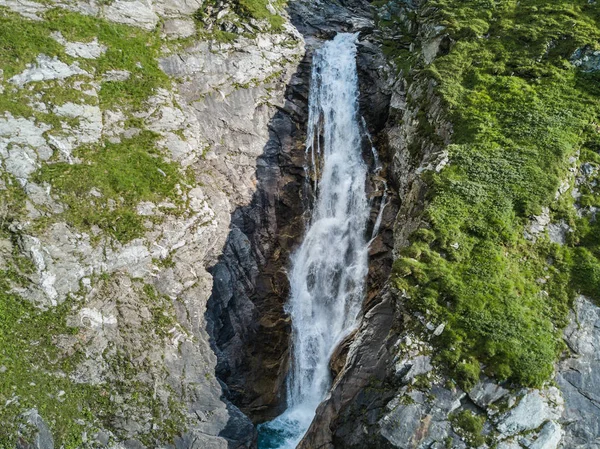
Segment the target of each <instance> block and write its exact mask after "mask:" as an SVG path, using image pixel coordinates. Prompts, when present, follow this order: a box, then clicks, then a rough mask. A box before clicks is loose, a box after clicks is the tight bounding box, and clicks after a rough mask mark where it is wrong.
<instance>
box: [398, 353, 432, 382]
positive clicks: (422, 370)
mask: <svg viewBox="0 0 600 449" xmlns="http://www.w3.org/2000/svg"><path fill="white" fill-rule="evenodd" d="M406 368H408V372H406V374H405V375H404V376H403V377H402V382H404V383H409V382H412V381H413V379H414V378H415V377H417V376H420V375H423V374H427V373H428V372H430V371H431V370H433V366H432V365H431V357H430V356H428V355H420V356H417V357H415V358H414V359H411V360H408V361H407V362H405V363H404V364H402V365H401V366H400V370H399V371H405V370H406Z"/></svg>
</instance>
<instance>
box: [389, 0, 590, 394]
mask: <svg viewBox="0 0 600 449" xmlns="http://www.w3.org/2000/svg"><path fill="white" fill-rule="evenodd" d="M420 14H421V17H420V20H421V21H431V22H432V23H435V24H440V23H441V24H443V25H445V26H446V27H447V31H448V32H449V33H450V36H451V37H452V39H453V40H454V41H455V43H454V45H453V46H452V47H451V48H450V49H449V51H448V53H447V54H445V55H441V56H439V57H438V58H437V59H436V60H435V61H434V62H433V63H432V64H431V65H430V66H425V65H423V64H421V65H420V66H418V67H414V68H413V72H412V75H411V76H412V78H413V79H416V80H419V79H422V78H423V77H433V78H434V79H435V80H436V81H437V89H438V94H439V95H440V96H441V98H442V99H443V100H444V102H445V106H446V109H447V112H448V119H449V120H450V121H451V123H452V125H453V128H454V134H453V136H452V142H453V144H452V145H451V146H450V147H449V153H450V161H451V163H450V165H449V166H447V167H446V168H445V169H444V170H442V171H441V172H440V173H438V174H433V175H430V176H429V177H428V178H427V180H428V182H429V183H430V195H429V198H428V206H427V209H426V213H425V215H426V218H427V219H428V221H429V223H430V227H431V229H429V230H427V231H422V230H421V231H419V234H415V235H414V236H413V238H412V243H411V247H410V248H409V249H406V250H404V251H403V252H402V255H401V257H400V258H399V259H398V260H397V261H396V262H395V264H394V273H395V276H396V283H397V286H398V287H399V288H400V289H403V290H405V291H406V292H407V293H408V296H409V297H410V298H411V299H410V301H409V306H411V307H413V308H414V309H416V310H419V311H420V312H422V313H423V312H424V313H426V314H429V315H430V318H431V319H434V320H437V321H440V322H445V323H447V325H446V328H445V331H444V333H443V334H442V335H441V336H440V337H439V338H438V343H439V345H440V349H441V351H440V354H439V360H441V361H442V362H443V363H444V364H445V365H446V366H447V367H448V368H449V370H450V372H451V373H452V374H453V375H454V376H455V378H456V380H457V381H458V382H459V383H460V384H461V385H462V386H463V388H469V387H470V386H471V385H472V384H473V382H474V381H476V379H477V378H478V376H479V365H480V364H482V365H483V367H484V370H485V371H486V372H487V374H489V375H493V376H495V377H496V378H498V379H501V380H505V379H508V380H510V381H512V382H514V383H516V384H521V385H527V386H538V385H540V384H542V383H543V382H544V381H546V380H547V379H548V378H549V377H550V376H551V375H552V372H553V363H554V360H555V359H556V356H557V354H558V353H559V351H560V350H561V348H562V343H561V340H560V335H559V331H557V329H559V328H560V326H562V325H564V323H565V320H566V313H567V310H568V304H569V301H570V300H571V298H572V297H573V296H574V294H575V293H576V292H577V291H579V292H582V293H585V294H588V295H591V296H594V297H595V296H599V294H597V293H595V292H596V291H600V290H598V286H600V263H599V261H598V259H597V255H600V252H598V248H596V247H594V249H585V248H577V249H576V250H574V252H573V254H571V250H570V249H568V248H566V249H565V248H562V249H561V248H558V247H557V245H553V244H550V243H547V242H546V241H544V240H543V239H541V240H540V241H538V242H537V243H536V244H533V243H531V242H529V241H527V240H525V239H524V237H523V235H524V231H525V226H526V225H527V223H528V221H529V218H530V217H531V216H532V215H535V214H539V213H540V212H541V210H542V207H544V206H546V207H551V208H552V213H553V214H554V215H555V216H557V217H558V216H559V215H560V214H565V211H566V210H567V209H569V208H570V209H572V206H571V205H570V203H569V200H568V199H565V200H562V201H563V202H567V203H568V204H562V205H561V204H559V203H558V202H555V200H554V198H555V194H556V191H557V189H558V186H559V184H560V182H561V181H562V180H564V179H565V178H567V177H568V176H569V168H570V162H569V161H570V158H571V157H573V156H574V155H575V154H576V151H577V150H578V149H580V148H585V147H586V146H587V147H593V145H592V144H590V143H589V142H588V141H590V140H592V141H594V142H597V141H598V140H597V139H593V138H591V137H590V136H589V134H590V132H588V131H586V130H587V129H588V128H589V124H590V123H594V122H596V121H597V120H598V116H599V115H600V102H599V94H600V92H599V89H598V88H597V87H593V86H594V85H595V83H593V82H592V81H594V80H595V78H594V80H590V75H589V74H583V73H581V72H578V71H577V70H576V69H575V68H574V67H573V66H572V65H571V64H570V62H569V60H568V59H569V58H570V57H571V55H572V54H573V52H574V50H575V49H577V48H579V47H582V46H585V45H589V46H591V47H592V48H593V47H594V46H597V45H598V40H599V39H600V28H599V27H598V6H597V5H595V4H591V3H589V2H587V1H586V0H578V1H575V2H567V1H556V2H550V3H549V2H546V1H542V0H522V1H518V2H517V1H514V0H508V1H499V2H498V1H492V0H467V1H458V0H431V1H429V2H427V3H426V5H425V7H424V8H423V9H422V10H421V11H420ZM400 26H404V25H400ZM404 51H405V50H404V49H402V48H399V49H398V54H401V53H402V52H404ZM409 101H412V102H413V103H415V102H422V101H423V100H422V98H412V99H410V98H409ZM423 107H426V105H423ZM422 115H423V116H424V114H422ZM425 120H428V118H427V117H426V116H425ZM430 126H431V125H430ZM420 128H424V127H423V126H420ZM427 134H434V133H432V132H431V131H430V132H429V133H425V134H424V135H423V136H421V137H422V138H425V139H427V138H429V139H430V137H428V136H427ZM594 148H595V151H597V150H598V149H600V148H599V147H597V146H596V147H594ZM416 151H420V148H419V147H417V148H416ZM595 151H588V152H587V153H584V152H582V156H585V154H592V155H593V156H591V157H593V158H597V157H598V156H597V154H596V153H595ZM586 157H590V156H586ZM584 160H585V159H584ZM583 193H588V192H583ZM584 200H586V201H588V202H589V203H590V204H592V203H593V204H595V201H597V200H596V196H595V192H593V191H590V192H589V195H587V197H585V198H584ZM598 204H600V202H599V203H598ZM566 215H567V216H568V215H569V213H566ZM585 221H586V220H582V222H580V223H579V225H580V226H583V227H584V228H585V227H586V226H587V225H585V224H584V223H583V222H585ZM569 222H570V223H571V224H572V225H574V224H575V223H574V219H573V218H572V217H570V218H569ZM587 227H588V228H589V226H587ZM592 228H593V227H592ZM595 232H596V231H595V230H594V229H589V230H588V231H586V232H583V231H581V232H578V233H577V235H579V236H580V242H579V243H577V244H580V245H583V246H585V245H589V244H590V243H591V241H592V240H594V239H593V238H592V237H591V236H592V235H593V234H595ZM586 235H587V236H588V238H587V243H586V240H585V236H586ZM598 235H600V233H598ZM540 279H542V280H543V283H540V281H539V280H540Z"/></svg>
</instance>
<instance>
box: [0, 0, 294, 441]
mask: <svg viewBox="0 0 600 449" xmlns="http://www.w3.org/2000/svg"><path fill="white" fill-rule="evenodd" d="M201 7H202V4H201V3H200V2H180V3H177V2H170V3H164V2H158V3H152V2H150V3H148V2H146V3H143V2H135V1H133V2H129V1H125V2H119V1H116V2H109V3H107V4H97V3H95V2H91V3H86V2H67V3H64V2H63V3H60V2H57V3H53V2H44V3H36V2H11V1H2V2H0V15H1V17H2V28H3V33H2V40H3V41H2V42H3V44H2V45H3V47H4V48H5V49H6V50H5V51H13V52H14V53H13V54H12V55H5V54H4V53H3V54H2V57H3V58H4V57H5V56H6V58H8V59H6V60H5V59H2V61H3V69H4V72H3V74H4V77H3V78H0V82H1V84H0V93H1V94H3V96H4V98H6V99H7V100H8V101H6V102H5V101H3V102H2V112H1V115H0V158H1V160H2V181H1V188H2V195H3V199H5V200H6V201H3V204H2V235H1V240H0V247H1V253H0V254H1V257H0V269H2V270H3V271H2V273H3V279H2V282H3V289H4V290H5V291H4V293H5V297H4V296H3V298H2V300H3V306H2V307H3V308H2V315H3V317H2V320H3V321H2V326H1V327H2V332H3V335H2V339H1V340H0V341H1V342H2V343H1V345H2V354H1V360H0V366H1V371H2V381H1V384H2V386H1V388H0V398H1V400H2V402H3V404H6V407H5V410H4V411H3V412H2V413H0V417H1V419H2V422H3V426H4V425H6V427H4V429H3V432H2V434H3V435H2V436H1V437H0V446H3V447H4V446H6V447H9V446H11V445H12V447H14V444H18V445H20V447H30V446H31V447H38V448H51V447H53V445H54V446H56V447H61V446H63V447H67V446H68V447H84V446H85V447H88V446H89V447H99V446H102V447H104V446H107V445H108V446H109V447H128V448H134V447H135V448H139V447H159V446H161V447H162V446H169V447H172V446H173V445H175V446H176V447H178V448H183V447H190V448H191V447H196V448H197V447H202V448H213V447H214V448H217V447H218V448H224V447H250V446H252V445H253V440H254V438H255V431H254V428H253V426H252V423H251V422H250V421H249V420H248V418H246V417H245V416H244V415H243V414H242V413H241V412H240V411H239V410H238V409H237V407H235V406H233V405H232V404H231V403H230V402H228V401H227V400H226V399H225V398H224V394H223V390H222V385H221V384H220V383H219V382H218V380H217V378H216V377H215V366H216V364H217V358H216V357H215V355H214V353H213V351H212V349H211V346H210V343H209V333H207V330H206V327H207V324H206V321H205V318H204V314H205V310H206V303H207V301H208V300H209V296H210V294H211V291H212V288H213V278H215V279H216V280H217V282H216V287H215V288H224V287H223V286H224V285H225V284H224V283H223V275H222V274H221V273H220V272H219V269H218V268H214V269H212V270H211V271H212V274H211V273H210V272H209V269H210V268H211V267H214V266H215V263H216V262H217V260H218V258H219V257H220V255H221V254H222V253H223V248H225V250H224V253H225V254H229V253H230V252H236V254H237V256H238V257H239V259H240V260H241V261H242V262H241V267H242V268H241V269H242V270H243V272H244V273H247V274H248V277H249V278H252V276H255V277H256V270H257V269H258V266H257V265H256V264H252V261H251V260H250V259H248V258H246V259H244V257H245V254H247V252H248V251H250V246H251V244H250V242H248V240H247V239H244V238H240V239H236V237H235V235H234V236H231V235H228V234H229V231H230V229H235V227H236V226H237V224H238V223H239V220H243V216H242V214H239V215H238V214H236V213H234V211H236V210H238V211H239V210H242V209H243V208H244V207H246V208H248V210H252V211H253V212H251V214H254V216H256V217H257V223H256V225H257V228H258V229H259V231H258V232H259V233H260V234H261V236H260V242H261V244H263V245H272V246H273V247H275V246H276V243H275V242H276V239H275V235H274V231H275V230H274V229H273V228H272V227H271V228H269V226H263V225H265V224H266V225H268V224H269V223H270V222H269V220H270V215H273V214H274V212H273V211H272V210H269V209H268V207H267V206H268V203H274V200H273V196H274V195H275V193H276V192H277V194H279V193H281V191H280V190H278V189H276V188H275V187H276V186H274V185H270V184H269V185H267V187H262V186H263V185H264V183H267V184H268V183H271V182H277V178H276V177H275V176H271V177H269V173H268V172H269V170H271V171H272V170H273V169H275V168H277V169H279V167H283V166H284V165H285V161H284V160H281V158H283V157H284V155H279V153H277V151H276V150H273V148H272V145H273V142H274V141H277V140H278V139H281V141H287V140H290V139H291V137H290V136H293V130H292V129H288V128H289V127H291V126H293V123H286V122H285V118H282V114H281V112H278V111H281V110H283V109H284V107H285V104H286V101H285V98H284V93H285V90H286V85H287V84H288V83H289V82H290V80H292V75H293V74H294V72H295V71H296V70H297V66H298V63H299V62H300V60H301V59H302V57H303V55H304V51H303V39H302V36H301V35H300V34H299V33H298V32H297V31H296V30H295V28H294V27H292V26H291V25H290V24H289V23H287V22H286V23H284V24H283V25H282V27H281V28H279V29H278V30H277V31H274V30H272V29H270V28H271V26H270V25H269V24H268V23H267V22H266V21H264V20H263V21H261V20H255V19H252V18H245V17H240V16H239V15H236V14H235V13H234V12H231V11H230V12H229V15H224V14H219V16H218V17H212V16H210V14H209V13H210V11H207V15H206V16H204V15H201V14H199V13H198V11H205V10H203V9H202V8H201ZM205 12H206V11H205ZM236 24H238V25H239V24H244V26H245V32H244V33H245V35H246V36H247V37H242V36H241V31H240V33H239V34H240V35H239V36H233V37H235V39H234V40H230V38H231V37H232V36H230V35H224V33H226V32H225V31H222V29H230V28H228V27H234V28H231V29H232V30H234V31H235V26H237V25H236ZM10 28H12V30H14V33H16V35H15V36H14V38H13V40H10V36H9V35H8V34H7V33H10V32H13V31H10V30H9V29H10ZM15 39H16V40H19V39H20V40H21V41H22V42H13V41H14V40H15ZM36 39H37V40H36ZM7 40H8V43H6V42H7ZM5 45H6V46H5ZM10 58H12V59H10ZM15 58H18V59H15ZM9 62H10V64H9ZM5 63H6V64H5ZM292 82H293V81H292ZM299 109H301V107H299ZM296 122H299V120H296ZM269 158H271V159H269ZM265 161H266V163H265ZM288 164H289V165H290V166H298V164H293V163H290V162H288ZM257 186H261V188H259V189H258V190H259V192H260V193H259V194H257V193H256V192H257ZM288 188H289V189H290V192H289V193H288V195H289V196H293V195H294V194H295V192H294V190H295V188H296V187H295V186H294V185H291V186H288ZM260 195H264V197H261V198H260V199H258V200H257V199H256V198H257V197H258V196H260ZM253 198H254V199H253ZM283 203H284V202H283V201H282V203H281V204H283ZM251 204H252V205H253V206H250V205H251ZM288 205H289V207H290V208H291V209H292V210H296V209H297V208H298V203H297V201H296V200H294V199H289V200H288ZM254 206H256V207H254ZM263 207H264V209H263ZM232 214H233V219H232V218H231V217H232ZM115 217H116V218H115ZM230 223H232V224H231V225H230ZM292 235H293V233H292ZM282 238H283V236H282ZM257 239H258V237H257ZM255 247H256V248H259V250H262V248H261V247H258V246H256V245H255ZM268 250H270V248H267V249H265V250H264V251H268ZM245 252H246V253H245ZM261 266H262V265H261ZM277 269H278V268H276V269H274V270H275V271H277ZM279 276H281V274H279ZM240 282H241V279H240ZM238 288H239V287H238ZM264 289H266V288H264ZM236 300H238V301H241V299H240V297H238V298H237V299H236ZM29 304H34V305H35V308H32V307H30V306H29ZM248 318H251V319H252V320H254V319H255V318H256V315H249V316H248ZM264 319H267V318H264ZM11 321H12V322H11ZM273 321H274V322H275V323H277V322H278V321H282V322H283V325H285V321H284V320H283V319H282V318H280V317H275V318H273ZM209 323H210V320H209ZM243 325H244V329H239V334H240V335H243V333H244V332H247V330H248V329H251V327H252V326H253V325H254V322H252V323H250V322H244V323H243ZM20 326H21V327H20ZM23 326H25V327H28V328H27V329H26V330H23V329H22V327H23ZM44 331H45V332H44ZM210 331H211V327H210V326H209V332H210ZM40 332H43V333H42V334H40ZM277 347H282V348H284V350H285V344H283V345H277ZM23 351H24V352H25V353H26V354H29V355H27V356H26V357H24V358H23V360H18V359H19V356H18V355H17V354H19V353H20V352H21V353H22V352H23ZM28 423H29V424H28ZM36 429H37V430H36ZM5 431H6V432H5ZM36 433H37V436H35V435H36Z"/></svg>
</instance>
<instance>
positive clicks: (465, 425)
mask: <svg viewBox="0 0 600 449" xmlns="http://www.w3.org/2000/svg"><path fill="white" fill-rule="evenodd" d="M450 422H451V423H452V426H453V427H454V430H455V431H456V432H457V433H458V434H459V435H460V436H461V437H463V438H464V439H465V440H466V441H467V443H469V444H470V445H471V447H479V446H481V445H483V444H484V443H485V437H484V436H483V435H482V432H483V425H484V424H485V416H478V415H475V414H473V412H471V411H469V410H463V411H462V412H460V413H457V414H455V415H452V416H450Z"/></svg>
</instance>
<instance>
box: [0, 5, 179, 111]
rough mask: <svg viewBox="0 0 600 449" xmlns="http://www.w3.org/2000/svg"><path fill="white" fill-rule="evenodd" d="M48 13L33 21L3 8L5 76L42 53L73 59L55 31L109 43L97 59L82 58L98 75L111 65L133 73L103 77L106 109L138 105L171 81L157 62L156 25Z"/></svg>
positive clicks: (0, 57) (0, 40) (0, 52)
mask: <svg viewBox="0 0 600 449" xmlns="http://www.w3.org/2000/svg"><path fill="white" fill-rule="evenodd" d="M44 19H45V20H43V21H31V20H27V19H24V18H23V17H21V16H19V15H17V14H16V13H13V12H10V11H8V10H6V9H4V8H0V66H1V67H2V68H3V70H4V78H5V79H9V78H10V77H11V76H13V75H16V74H18V73H20V72H21V71H23V69H24V68H25V65H26V64H28V63H33V62H35V60H36V58H37V56H38V55H39V54H42V53H43V54H45V55H47V56H50V57H55V56H56V57H58V58H59V59H60V60H61V61H64V62H66V63H72V62H73V61H74V58H72V57H70V56H68V55H66V54H65V53H64V49H63V47H62V45H60V44H59V43H58V42H56V41H55V40H54V39H53V38H52V37H51V33H52V32H60V33H62V35H63V36H64V37H65V38H66V39H67V40H69V41H78V42H90V41H91V40H93V39H94V38H97V39H98V41H99V42H100V43H101V44H104V45H105V46H106V47H107V51H106V52H105V53H104V54H103V55H102V56H100V57H99V58H98V59H96V60H80V61H79V64H80V66H81V67H82V68H83V69H84V70H86V71H88V72H90V73H91V74H93V75H94V76H95V77H96V78H101V77H102V76H103V75H104V74H105V73H106V72H108V71H110V70H127V71H129V72H130V73H131V76H130V78H129V79H128V80H126V81H110V82H105V83H103V85H102V88H101V89H100V93H99V96H100V104H101V106H102V107H103V109H109V108H112V107H117V106H118V107H119V108H120V109H124V108H126V107H128V106H129V107H131V108H140V107H141V106H142V103H143V101H144V100H145V99H146V98H148V97H149V96H151V95H152V94H153V93H154V92H155V91H156V89H158V88H160V87H169V86H170V81H169V78H168V76H167V75H166V74H165V73H164V72H163V71H162V70H160V67H159V66H158V57H159V56H160V54H161V45H162V42H161V40H160V33H159V31H158V30H155V31H152V32H148V31H144V30H141V29H138V28H135V27H130V26H127V25H121V24H116V23H112V22H108V21H106V20H104V19H99V18H96V17H90V16H85V15H82V14H78V13H74V12H70V11H66V10H64V9H60V8H55V9H51V10H49V11H47V12H46V13H45V15H44ZM65 93H66V94H68V89H66V90H65ZM67 100H68V98H65V99H64V100H63V102H64V101H67Z"/></svg>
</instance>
